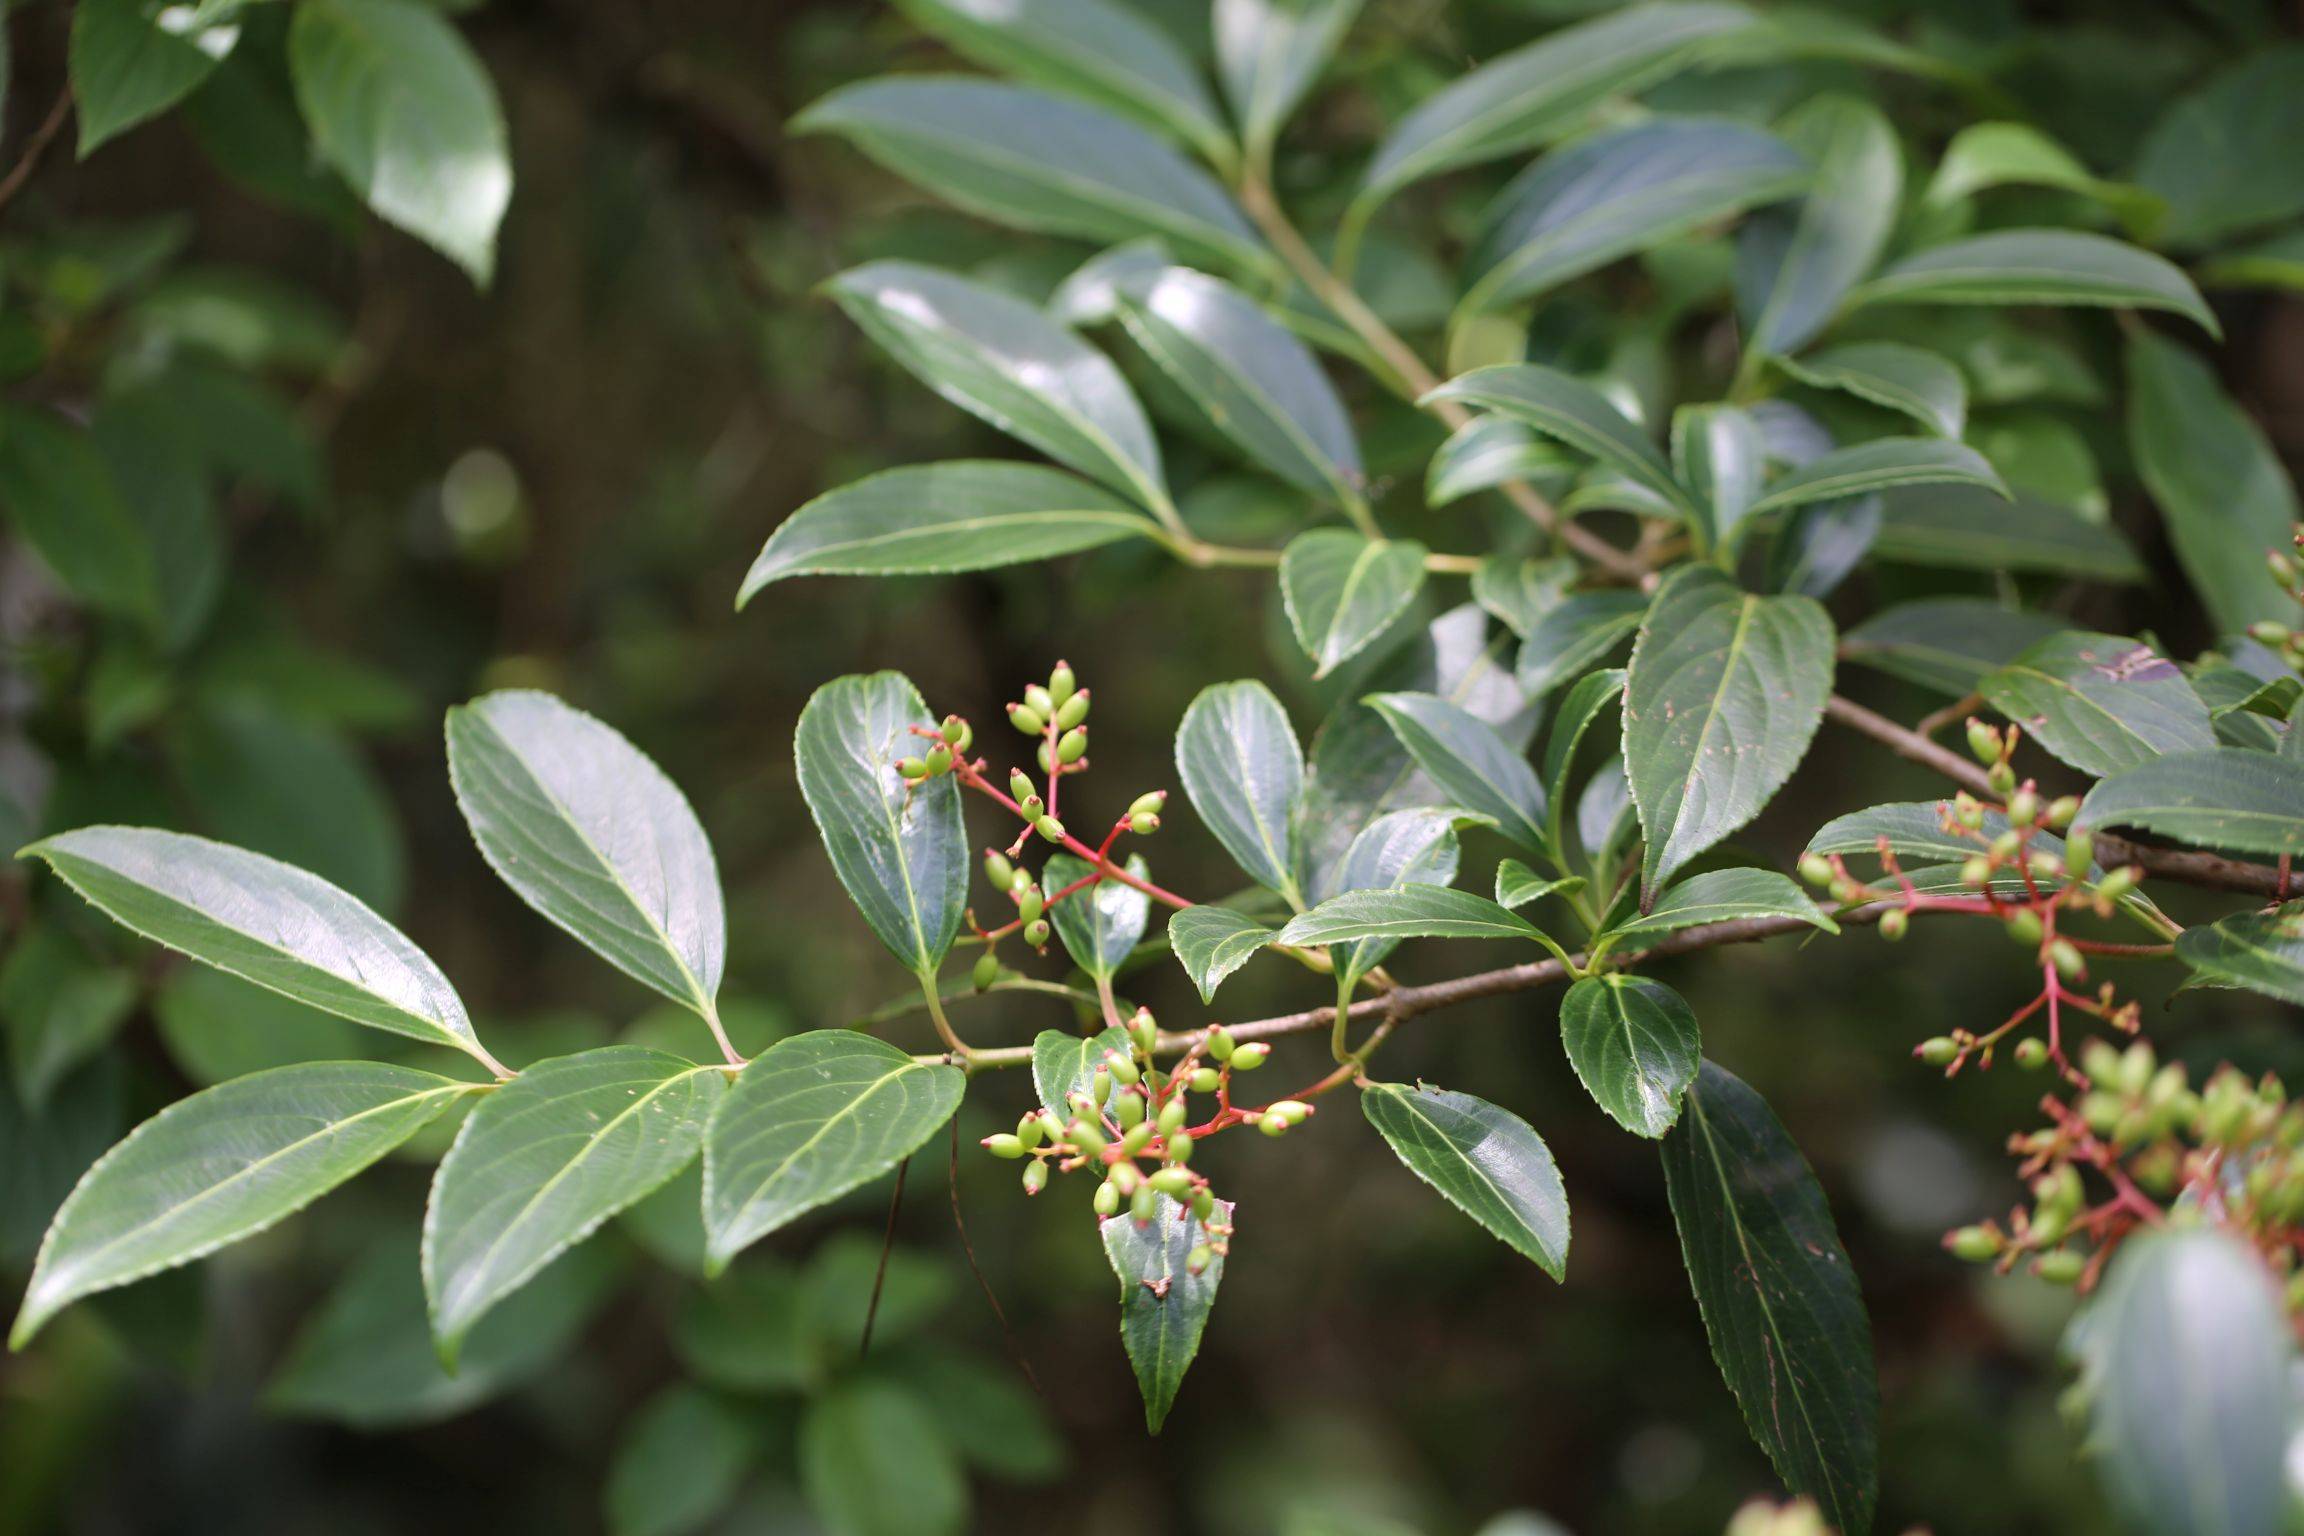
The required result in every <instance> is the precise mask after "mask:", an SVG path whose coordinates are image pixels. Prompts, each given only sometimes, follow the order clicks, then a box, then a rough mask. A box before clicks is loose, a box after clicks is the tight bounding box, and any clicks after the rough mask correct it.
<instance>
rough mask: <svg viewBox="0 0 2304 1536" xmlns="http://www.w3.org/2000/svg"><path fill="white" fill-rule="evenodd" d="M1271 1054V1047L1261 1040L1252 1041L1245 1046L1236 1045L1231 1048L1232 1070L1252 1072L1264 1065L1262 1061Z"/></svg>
mask: <svg viewBox="0 0 2304 1536" xmlns="http://www.w3.org/2000/svg"><path fill="white" fill-rule="evenodd" d="M1271 1054H1272V1047H1271V1046H1269V1045H1267V1044H1265V1043H1264V1042H1263V1041H1261V1040H1252V1041H1250V1042H1249V1043H1248V1044H1246V1045H1236V1046H1234V1047H1233V1048H1232V1061H1231V1067H1232V1070H1233V1071H1235V1072H1253V1071H1255V1070H1256V1069H1257V1068H1258V1067H1260V1066H1262V1065H1264V1059H1265V1058H1266V1057H1268V1056H1270V1055H1271Z"/></svg>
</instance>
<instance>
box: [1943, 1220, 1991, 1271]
mask: <svg viewBox="0 0 2304 1536" xmlns="http://www.w3.org/2000/svg"><path fill="white" fill-rule="evenodd" d="M1944 1246H1945V1247H1947V1248H1949V1249H1951V1250H1952V1256H1953V1257H1954V1258H1959V1259H1966V1260H1967V1261H1968V1262H1969V1263H1971V1264H1981V1263H1983V1262H1984V1261H1985V1260H1986V1259H1995V1258H1998V1257H1999V1256H2000V1249H2001V1248H2002V1246H2003V1243H2002V1240H2001V1237H2000V1234H1999V1233H1998V1232H1997V1231H1995V1230H1994V1229H1993V1228H1991V1227H1962V1228H1961V1229H1960V1230H1959V1231H1957V1232H1954V1233H1952V1234H1951V1235H1950V1236H1949V1237H1946V1238H1945V1239H1944Z"/></svg>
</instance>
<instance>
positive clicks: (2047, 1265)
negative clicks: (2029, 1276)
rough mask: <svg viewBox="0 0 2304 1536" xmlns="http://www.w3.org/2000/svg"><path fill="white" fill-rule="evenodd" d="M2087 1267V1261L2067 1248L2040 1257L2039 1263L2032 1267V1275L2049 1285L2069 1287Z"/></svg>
mask: <svg viewBox="0 0 2304 1536" xmlns="http://www.w3.org/2000/svg"><path fill="white" fill-rule="evenodd" d="M2087 1267H2088V1261H2087V1260H2086V1259H2084V1258H2082V1257H2081V1256H2080V1255H2079V1254H2077V1253H2074V1252H2073V1251H2072V1250H2071V1249H2069V1248H2058V1249H2056V1250H2055V1251H2054V1252H2051V1253H2044V1254H2042V1255H2040V1258H2039V1261H2038V1262H2037V1263H2035V1264H2034V1265H2033V1266H2032V1273H2034V1274H2036V1275H2038V1276H2039V1277H2040V1278H2041V1279H2043V1280H2045V1281H2047V1282H2048V1283H2049V1284H2050V1285H2071V1284H2072V1283H2074V1282H2075V1281H2077V1280H2078V1279H2079V1278H2080V1272H2081V1271H2082V1270H2084V1269H2086V1268H2087Z"/></svg>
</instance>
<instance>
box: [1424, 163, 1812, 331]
mask: <svg viewBox="0 0 2304 1536" xmlns="http://www.w3.org/2000/svg"><path fill="white" fill-rule="evenodd" d="M1808 176H1809V166H1808V162H1807V161H1806V160H1805V159H1803V158H1802V157H1801V156H1800V154H1799V153H1798V152H1797V151H1796V150H1794V149H1793V148H1792V147H1791V146H1790V145H1788V144H1786V143H1785V142H1784V141H1783V140H1782V139H1779V138H1777V137H1776V136H1775V135H1774V134H1772V133H1767V132H1764V131H1762V130H1760V129H1758V128H1751V127H1746V126H1745V125H1744V124H1742V123H1738V122H1735V121H1733V120H1731V119H1727V118H1707V117H1654V118H1649V119H1647V120H1646V121H1643V122H1636V123H1632V124H1630V125H1628V126H1626V127H1622V128H1614V129H1608V130H1604V131H1602V132H1600V133H1596V134H1593V135H1592V136H1590V137H1589V138H1583V139H1578V140H1577V141H1576V142H1575V143H1573V144H1571V145H1569V146H1568V147H1566V148H1564V149H1560V150H1556V151H1554V152H1553V153H1552V154H1550V155H1547V156H1545V157H1544V158H1543V159H1541V160H1538V161H1537V162H1536V163H1535V164H1534V165H1531V166H1530V167H1529V168H1528V169H1527V170H1526V171H1524V172H1522V173H1521V174H1520V175H1519V176H1518V177H1516V178H1514V179H1513V181H1512V182H1511V184H1510V185H1508V186H1506V187H1505V188H1504V190H1503V191H1502V192H1500V193H1498V194H1497V197H1496V200H1495V202H1493V203H1492V204H1490V205H1489V209H1488V214H1487V218H1486V228H1485V230H1484V231H1483V232H1482V234H1481V236H1480V239H1479V241H1478V242H1477V244H1476V245H1475V246H1474V247H1473V251H1472V255H1471V258H1470V262H1469V264H1468V271H1469V272H1470V273H1471V274H1472V275H1471V279H1470V282H1469V285H1468V288H1467V291H1466V293H1465V295H1464V300H1463V305H1462V308H1461V310H1460V313H1462V314H1467V315H1469V314H1478V313H1481V312H1484V311H1488V310H1496V309H1503V308H1505V307H1507V306H1510V305H1513V304H1516V303H1520V302H1522V301H1525V300H1527V299H1530V298H1533V297H1535V296H1536V295H1538V294H1541V293H1543V292H1545V291H1546V290H1548V289H1551V288H1556V287H1558V286H1559V285H1560V284H1562V283H1564V282H1566V281H1568V280H1569V279H1570V278H1573V277H1580V276H1582V275H1583V274H1584V273H1586V272H1590V271H1592V270H1593V269H1595V268H1597V267H1601V266H1604V265H1606V264H1607V263H1609V262H1611V261H1614V260H1616V259H1617V258H1618V257H1621V256H1629V255H1631V254H1632V253H1633V252H1635V251H1644V250H1648V249H1650V248H1651V247H1653V246H1657V245H1661V244H1663V243H1664V242H1666V241H1668V240H1673V239H1677V238H1678V237H1680V236H1682V235H1685V234H1687V233H1689V232H1690V231H1692V230H1694V229H1697V228H1699V227H1701V226H1703V225H1706V224H1710V223H1712V222H1713V221H1715V220H1718V219H1723V218H1726V217H1727V216H1728V215H1730V214H1733V213H1740V212H1742V211H1743V210H1744V209H1746V208H1751V207H1754V206H1756V205H1758V204H1761V203H1768V202H1774V201H1776V200H1777V199H1779V198H1784V197H1789V196H1790V195H1792V194H1793V193H1795V192H1797V191H1799V190H1800V189H1801V187H1802V186H1804V185H1805V184H1806V183H1807V181H1808Z"/></svg>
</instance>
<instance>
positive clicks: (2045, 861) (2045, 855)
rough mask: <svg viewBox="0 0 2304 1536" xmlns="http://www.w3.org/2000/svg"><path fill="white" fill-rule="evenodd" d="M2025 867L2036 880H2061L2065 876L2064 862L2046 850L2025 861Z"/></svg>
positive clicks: (2038, 851)
mask: <svg viewBox="0 0 2304 1536" xmlns="http://www.w3.org/2000/svg"><path fill="white" fill-rule="evenodd" d="M2024 867H2025V868H2026V869H2028V870H2030V871H2031V872H2032V878H2033V879H2035V880H2060V879H2062V878H2063V876H2064V861H2063V860H2062V859H2060V858H2058V857H2056V855H2054V854H2052V853H2050V852H2048V851H2047V850H2046V849H2044V848H2043V849H2040V850H2037V851H2036V852H2034V853H2033V855H2032V857H2031V858H2029V859H2027V860H2025V861H2024Z"/></svg>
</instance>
